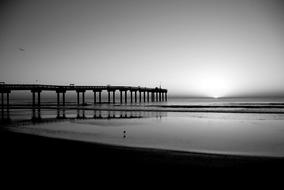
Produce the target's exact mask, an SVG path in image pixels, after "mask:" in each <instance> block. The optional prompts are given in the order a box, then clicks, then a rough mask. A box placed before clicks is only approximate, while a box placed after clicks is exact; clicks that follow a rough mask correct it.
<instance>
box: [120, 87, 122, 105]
mask: <svg viewBox="0 0 284 190" xmlns="http://www.w3.org/2000/svg"><path fill="white" fill-rule="evenodd" d="M120 103H121V104H122V91H121V90H120Z"/></svg>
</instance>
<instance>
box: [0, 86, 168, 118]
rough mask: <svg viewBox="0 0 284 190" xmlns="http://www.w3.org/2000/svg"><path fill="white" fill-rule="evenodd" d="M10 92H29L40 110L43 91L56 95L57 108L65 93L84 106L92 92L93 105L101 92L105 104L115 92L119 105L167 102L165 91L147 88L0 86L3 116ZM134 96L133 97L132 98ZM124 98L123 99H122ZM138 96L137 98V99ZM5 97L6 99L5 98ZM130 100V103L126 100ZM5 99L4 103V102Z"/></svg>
mask: <svg viewBox="0 0 284 190" xmlns="http://www.w3.org/2000/svg"><path fill="white" fill-rule="evenodd" d="M12 91H30V92H31V95H32V96H31V97H32V107H33V108H38V109H40V106H41V93H42V92H43V91H54V92H55V93H56V95H57V107H61V106H62V107H64V106H65V103H66V102H65V99H66V98H65V95H66V92H67V91H73V92H75V93H77V105H78V106H79V105H83V106H84V105H86V101H85V93H86V91H92V92H93V94H94V99H93V100H94V102H93V103H94V104H102V103H103V102H102V92H103V91H105V92H107V103H108V104H111V103H112V104H115V103H116V102H115V100H116V98H115V97H116V92H119V95H120V104H123V103H125V104H126V103H127V102H130V103H137V102H138V101H139V103H142V102H144V103H146V102H150V101H151V102H163V101H167V92H168V90H167V89H162V88H158V87H156V88H147V87H139V86H138V87H133V86H111V85H107V86H77V85H41V84H0V93H1V113H2V116H3V113H4V110H5V108H6V109H7V112H9V106H10V98H9V97H10V93H11V92H12ZM133 95H134V97H133ZM123 96H124V97H123ZM137 96H138V97H137ZM5 97H6V98H5ZM128 98H130V101H129V100H128ZM5 99H6V103H5V101H4V100H5Z"/></svg>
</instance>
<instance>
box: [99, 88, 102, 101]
mask: <svg viewBox="0 0 284 190" xmlns="http://www.w3.org/2000/svg"><path fill="white" fill-rule="evenodd" d="M99 103H100V104H101V103H102V91H99Z"/></svg>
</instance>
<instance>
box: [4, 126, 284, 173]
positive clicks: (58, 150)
mask: <svg viewBox="0 0 284 190" xmlns="http://www.w3.org/2000/svg"><path fill="white" fill-rule="evenodd" d="M1 144H2V147H3V149H2V152H3V155H5V156H4V158H5V160H4V162H6V163H11V164H12V163H13V164H16V165H17V164H21V163H24V162H26V163H30V164H33V162H32V161H31V160H33V161H34V163H37V162H38V160H35V159H31V160H29V159H28V158H30V157H31V158H32V157H39V158H40V160H48V159H49V162H53V161H54V164H59V162H58V161H60V160H62V163H61V164H63V165H66V164H68V162H69V161H75V160H77V161H78V162H74V163H75V164H76V163H77V164H80V163H79V161H80V160H81V161H84V163H81V164H89V167H96V163H99V166H100V167H101V166H103V167H106V168H108V167H113V168H117V167H118V168H120V167H123V168H131V167H141V166H143V167H142V168H144V167H151V168H152V169H155V168H156V169H158V168H159V169H161V168H171V169H177V168H180V169H198V170H199V169H202V170H204V169H205V170H208V169H209V170H216V169H217V170H219V169H221V170H222V169H223V170H224V169H225V170H226V169H240V170H246V171H256V170H257V169H259V168H262V169H272V170H275V169H281V168H284V167H283V166H284V159H283V158H278V157H261V156H243V155H225V154H210V153H195V152H182V151H171V150H161V149H151V148H137V147H124V146H117V145H106V144H100V143H93V142H82V141H75V140H67V139H57V138H50V137H43V136H36V135H30V134H23V133H15V132H11V131H9V130H6V129H4V130H3V129H2V130H1ZM23 156H25V157H24V158H23ZM18 158H20V159H18ZM55 158H56V159H55ZM78 158H79V159H78ZM63 160H65V161H67V162H66V163H65V161H64V162H63Z"/></svg>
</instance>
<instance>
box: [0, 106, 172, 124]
mask: <svg viewBox="0 0 284 190" xmlns="http://www.w3.org/2000/svg"><path fill="white" fill-rule="evenodd" d="M166 116H167V112H154V111H145V110H142V111H130V110H123V111H121V110H107V109H104V110H98V109H94V110H89V109H88V110H86V109H84V108H77V109H67V108H65V107H53V108H41V107H38V106H32V107H30V108H21V109H15V108H13V109H11V108H10V109H6V110H1V121H2V122H13V121H17V122H20V121H32V122H37V123H40V122H45V121H47V120H48V121H51V120H53V121H56V120H58V121H59V120H68V119H135V118H136V119H139V118H157V119H160V118H162V117H166Z"/></svg>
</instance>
